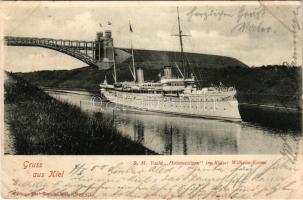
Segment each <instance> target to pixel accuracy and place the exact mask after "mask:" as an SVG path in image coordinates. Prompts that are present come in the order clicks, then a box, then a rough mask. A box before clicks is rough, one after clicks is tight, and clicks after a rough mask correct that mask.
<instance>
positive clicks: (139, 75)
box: [136, 67, 144, 83]
mask: <svg viewBox="0 0 303 200" xmlns="http://www.w3.org/2000/svg"><path fill="white" fill-rule="evenodd" d="M136 75H137V82H138V83H144V74H143V68H142V67H138V68H137V73H136Z"/></svg>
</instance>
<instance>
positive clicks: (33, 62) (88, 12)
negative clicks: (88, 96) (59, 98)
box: [1, 2, 303, 72]
mask: <svg viewBox="0 0 303 200" xmlns="http://www.w3.org/2000/svg"><path fill="white" fill-rule="evenodd" d="M126 3H127V4H125V3H124V4H121V3H118V2H112V3H106V2H87V3H83V2H82V3H81V2H36V3H31V4H27V3H24V2H21V3H18V2H6V3H5V4H3V5H4V6H2V9H4V10H3V14H2V16H1V18H2V19H4V20H2V22H3V24H4V26H3V35H4V36H21V37H42V38H54V39H71V40H87V41H92V40H94V39H95V37H96V32H98V31H104V30H105V29H110V30H112V34H113V38H114V46H116V47H126V48H128V47H130V41H131V40H132V41H133V46H134V48H139V49H153V50H172V51H179V49H180V44H179V41H178V38H176V37H173V36H172V34H176V33H177V31H178V26H177V25H178V23H177V10H176V7H177V6H179V13H180V18H181V25H182V26H181V27H182V30H183V33H184V34H188V35H191V36H190V37H185V38H184V51H186V52H195V53H203V54H214V55H223V56H230V57H234V58H236V59H238V60H240V61H242V62H243V63H245V64H247V65H249V66H260V65H270V64H282V63H283V62H287V63H291V62H294V61H295V62H296V63H297V64H298V65H302V64H301V63H302V43H301V41H302V34H301V33H302V28H303V24H302V20H301V19H302V12H301V10H302V9H298V7H299V4H298V3H295V2H293V3H291V5H290V4H289V3H285V2H279V3H278V4H279V5H275V6H273V5H259V4H257V3H246V2H236V3H225V4H223V3H222V2H215V3H209V2H208V3H201V2H200V3H198V2H189V3H188V2H187V3H180V2H178V3H176V2H166V3H159V2H141V3H138V2H137V3H136V2H132V3H130V2H126ZM294 12H295V13H294ZM108 22H111V25H107V24H108ZM129 23H131V25H132V29H133V33H130V31H129ZM100 24H102V27H100ZM293 27H295V28H294V29H293ZM292 30H295V32H294V31H292ZM3 48H4V52H5V54H4V62H3V64H4V69H5V70H8V71H14V72H17V71H20V72H27V71H36V70H58V69H73V68H78V67H83V66H85V65H86V64H85V63H83V62H81V61H79V60H77V59H75V58H72V57H70V56H68V55H65V54H62V53H60V52H56V51H53V50H48V49H44V48H39V47H6V46H5V47H3ZM294 55H297V58H296V59H294V58H293V57H294Z"/></svg>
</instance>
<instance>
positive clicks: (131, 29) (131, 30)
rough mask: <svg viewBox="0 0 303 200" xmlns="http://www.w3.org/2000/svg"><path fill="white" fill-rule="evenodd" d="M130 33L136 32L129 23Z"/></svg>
mask: <svg viewBox="0 0 303 200" xmlns="http://www.w3.org/2000/svg"><path fill="white" fill-rule="evenodd" d="M129 31H130V32H134V31H133V28H132V25H131V24H130V23H129Z"/></svg>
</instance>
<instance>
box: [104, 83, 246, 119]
mask: <svg viewBox="0 0 303 200" xmlns="http://www.w3.org/2000/svg"><path fill="white" fill-rule="evenodd" d="M101 94H102V95H103V96H105V98H106V99H107V100H109V101H110V102H113V103H116V104H119V105H122V106H126V107H132V108H136V109H140V110H148V111H153V112H162V113H170V114H177V115H185V116H193V117H204V118H215V119H224V120H231V121H241V116H240V113H239V109H238V101H237V100H236V99H235V98H234V94H232V93H230V92H220V93H218V92H216V93H210V94H199V95H187V96H179V97H177V96H164V95H162V94H154V93H150V94H148V93H131V92H127V91H119V90H112V89H102V90H101Z"/></svg>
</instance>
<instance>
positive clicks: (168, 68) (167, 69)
mask: <svg viewBox="0 0 303 200" xmlns="http://www.w3.org/2000/svg"><path fill="white" fill-rule="evenodd" d="M171 68H172V67H171V66H164V77H165V78H166V79H169V78H172V69H171Z"/></svg>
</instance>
